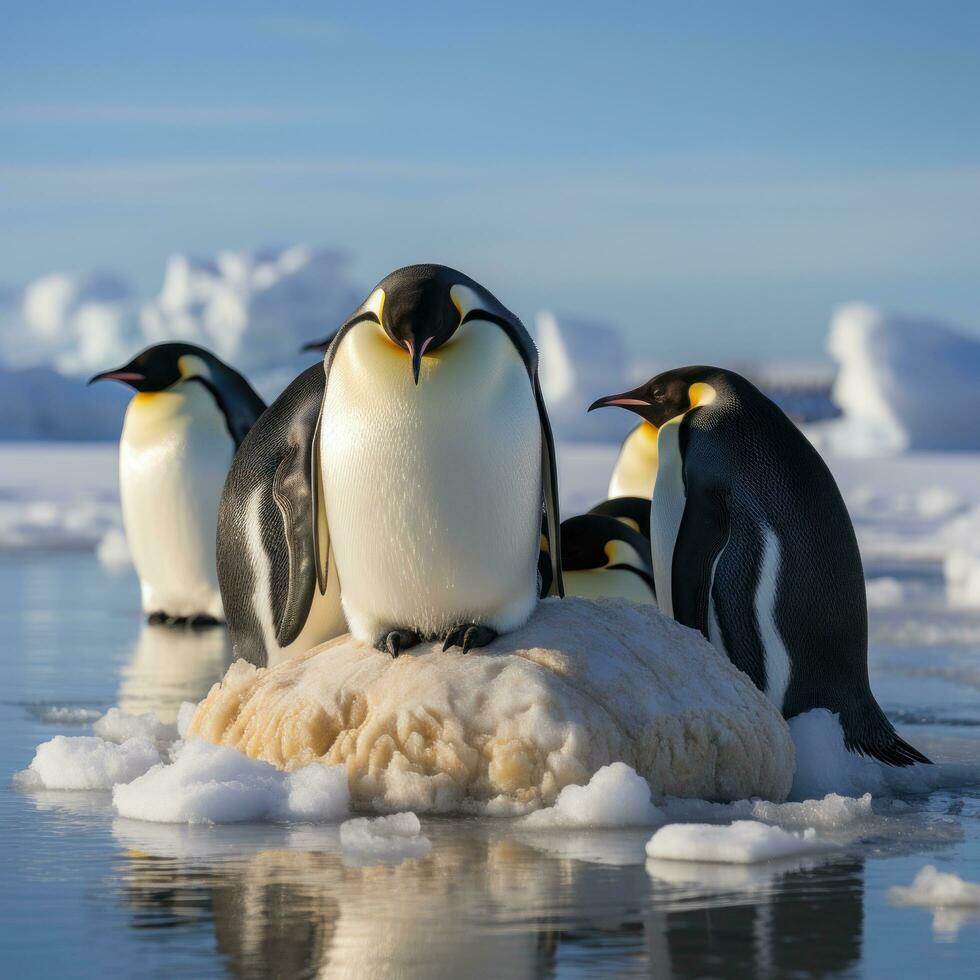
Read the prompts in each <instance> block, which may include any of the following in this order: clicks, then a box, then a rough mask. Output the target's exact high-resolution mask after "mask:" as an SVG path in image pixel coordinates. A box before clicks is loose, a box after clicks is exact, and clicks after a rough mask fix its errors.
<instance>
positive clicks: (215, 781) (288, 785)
mask: <svg viewBox="0 0 980 980" xmlns="http://www.w3.org/2000/svg"><path fill="white" fill-rule="evenodd" d="M147 744H150V743H147ZM116 782H118V783H122V784H123V785H117V786H115V788H114V789H113V792H112V802H113V804H114V806H115V808H116V811H117V812H118V813H119V815H120V816H121V817H130V818H132V819H135V820H150V821H156V822H158V823H238V822H247V821H257V820H269V821H282V820H299V821H308V822H326V821H332V820H339V819H342V818H343V817H346V816H347V814H348V810H349V796H348V792H347V775H346V773H345V772H344V770H343V769H342V768H341V767H339V766H321V765H312V766H304V767H302V768H298V769H296V771H295V772H292V773H284V772H280V771H279V770H278V769H276V768H275V767H273V766H270V765H268V764H267V763H265V762H259V761H257V760H255V759H249V758H246V757H245V756H243V755H242V754H241V753H240V752H236V751H235V750H234V749H229V748H222V747H220V746H216V745H211V744H210V743H208V742H205V741H203V740H201V739H191V740H189V741H186V742H182V743H180V745H179V746H177V748H176V751H175V754H174V759H173V762H171V763H169V764H165V763H160V764H159V765H155V766H154V767H153V768H152V769H149V771H148V772H145V773H144V774H143V775H140V776H139V777H138V778H136V779H133V780H132V781H131V782H129V781H126V780H116Z"/></svg>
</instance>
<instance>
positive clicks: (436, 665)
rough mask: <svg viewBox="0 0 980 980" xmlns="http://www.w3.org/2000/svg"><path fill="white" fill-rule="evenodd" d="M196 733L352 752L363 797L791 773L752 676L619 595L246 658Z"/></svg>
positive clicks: (740, 792)
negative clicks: (261, 660) (519, 615)
mask: <svg viewBox="0 0 980 980" xmlns="http://www.w3.org/2000/svg"><path fill="white" fill-rule="evenodd" d="M189 733H190V734H191V735H195V736H200V737H203V738H207V739H208V740H209V741H211V742H214V743H216V744H224V745H231V746H233V747H235V748H238V749H240V750H241V751H243V752H245V753H247V754H248V755H249V756H251V757H253V758H259V759H263V760H265V761H267V762H270V763H273V764H274V765H277V766H280V767H282V768H289V769H292V768H295V767H296V766H300V765H304V764H307V763H311V762H326V763H343V764H344V765H346V767H347V771H348V774H349V777H350V786H351V794H352V797H353V798H354V799H355V800H356V801H357V803H358V804H359V805H362V806H372V807H375V808H376V809H379V810H382V811H385V810H387V811H391V810H403V809H409V808H410V809H412V810H414V811H415V812H443V813H447V812H460V811H463V812H474V811H477V812H479V811H480V810H481V808H483V807H486V808H487V810H488V811H492V812H495V813H506V812H510V813H515V812H522V811H523V812H527V811H528V810H530V809H535V808H538V807H540V806H542V805H545V806H548V805H551V804H553V803H554V802H555V800H556V799H557V797H558V795H559V793H560V792H561V790H562V789H563V788H564V787H566V786H569V785H570V784H579V785H580V786H581V785H582V784H585V783H587V782H588V781H589V779H590V778H591V777H592V776H593V774H595V773H596V772H597V771H598V770H599V769H601V768H602V767H603V766H607V765H609V764H610V763H613V762H623V763H625V764H626V765H627V766H632V767H633V768H634V769H635V770H636V771H637V772H638V773H639V774H640V776H642V777H643V778H644V779H645V780H646V781H647V783H648V784H649V785H650V788H651V790H652V791H653V792H654V793H655V794H657V796H658V797H659V796H662V795H672V796H685V797H700V798H705V797H706V798H713V799H743V798H747V797H750V796H764V797H766V798H770V799H777V800H781V799H785V797H786V793H787V790H788V789H789V785H790V781H791V778H792V771H793V748H792V744H791V741H790V738H789V731H788V729H787V727H786V724H785V722H784V721H783V719H782V717H781V716H780V715H779V713H778V711H776V710H775V709H774V708H773V706H772V704H771V703H770V702H769V701H768V700H766V699H765V698H764V697H763V696H762V695H761V694H760V693H759V691H758V690H757V689H756V688H755V686H754V685H753V684H752V683H751V681H749V679H748V678H747V677H746V676H745V675H744V674H742V673H741V672H739V671H738V670H736V669H735V668H734V667H733V666H732V665H731V663H730V662H729V661H728V659H727V658H725V657H722V656H720V655H719V654H718V653H717V651H716V650H715V649H714V648H713V647H711V646H710V645H709V644H708V643H707V642H706V641H705V640H704V638H703V637H702V636H701V635H700V634H699V633H697V632H695V631H694V630H689V629H686V628H684V627H683V626H680V625H679V624H677V623H675V622H674V621H673V620H670V619H667V618H666V617H664V616H663V615H662V614H660V613H659V612H658V611H657V610H656V609H655V608H653V607H651V606H641V605H639V604H637V603H630V602H627V601H625V600H608V601H603V602H594V601H588V600H583V599H564V600H561V601H558V600H547V601H545V602H542V603H541V604H540V605H539V607H538V610H537V611H536V613H535V615H534V616H533V617H532V618H531V620H530V622H529V623H528V624H527V625H526V626H524V627H522V628H521V629H519V630H516V631H514V632H513V633H509V634H506V635H505V636H502V637H500V638H499V639H498V640H496V641H494V643H493V644H492V645H491V646H490V647H488V648H487V649H485V650H479V651H472V652H470V653H469V654H468V655H467V656H465V657H461V656H460V655H459V653H458V652H455V651H448V652H445V653H443V652H442V650H441V649H439V648H437V645H435V644H420V645H419V646H417V647H415V648H413V649H412V650H411V651H410V652H409V653H407V654H406V655H404V656H401V657H398V658H397V659H396V660H393V659H392V658H391V657H389V656H388V655H387V654H381V653H378V652H377V651H376V650H374V649H373V648H370V647H367V646H365V645H362V644H359V643H357V642H355V641H354V640H351V639H350V638H346V637H345V638H339V639H337V640H334V641H332V642H331V643H329V644H327V645H325V646H324V647H321V648H319V649H317V650H315V651H311V652H310V653H308V654H304V655H303V656H301V657H297V658H293V659H291V660H288V661H285V662H283V663H281V664H278V665H276V666H275V667H271V668H268V669H258V668H255V667H253V666H251V665H250V664H246V663H244V662H241V661H239V662H238V663H236V664H233V665H232V667H231V668H230V669H229V670H228V672H227V673H226V675H225V677H224V679H223V680H222V682H221V684H220V685H215V687H213V688H212V689H211V692H210V693H209V694H208V696H207V697H206V698H205V700H204V701H203V702H202V703H201V705H200V706H199V708H198V710H197V713H196V714H195V716H194V719H193V721H192V722H191V726H190V729H189ZM616 772H617V770H613V772H612V774H611V775H612V776H615V774H616ZM578 792H579V794H584V797H583V796H580V797H579V798H580V799H582V798H584V799H589V794H588V792H587V791H585V790H579V791H578ZM575 795H576V794H573V797H574V796H575ZM592 805H593V804H591V803H590V806H592ZM564 809H565V808H564V807H562V811H564ZM596 812H598V811H596Z"/></svg>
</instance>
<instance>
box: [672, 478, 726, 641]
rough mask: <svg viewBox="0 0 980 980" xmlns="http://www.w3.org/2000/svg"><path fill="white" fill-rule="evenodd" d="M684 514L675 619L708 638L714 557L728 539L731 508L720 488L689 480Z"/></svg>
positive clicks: (676, 560)
mask: <svg viewBox="0 0 980 980" xmlns="http://www.w3.org/2000/svg"><path fill="white" fill-rule="evenodd" d="M686 497H687V501H686V504H685V506H684V516H683V518H682V519H681V526H680V529H679V530H678V532H677V540H676V541H675V542H674V557H673V562H672V564H671V580H670V581H671V599H672V602H673V606H674V619H676V620H677V622H679V623H682V624H683V625H684V626H690V627H691V629H696V630H700V631H701V632H702V633H703V634H704V636H705V638H706V639H707V637H708V600H709V597H710V592H711V572H712V568H713V566H714V564H715V559H716V558H717V557H718V555H719V554H721V550H722V548H724V547H725V543H726V542H727V541H728V536H729V526H728V510H727V507H726V506H725V501H724V499H723V498H722V496H721V494H720V493H719V492H718V491H717V490H713V489H710V488H704V487H698V486H697V483H696V482H695V481H693V480H688V481H687V486H686Z"/></svg>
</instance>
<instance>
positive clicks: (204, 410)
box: [123, 381, 227, 442]
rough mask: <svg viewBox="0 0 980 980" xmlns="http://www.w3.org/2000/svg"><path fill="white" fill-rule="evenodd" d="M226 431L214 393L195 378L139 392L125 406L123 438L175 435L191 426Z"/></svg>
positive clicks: (145, 439) (133, 438)
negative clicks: (194, 379) (163, 388)
mask: <svg viewBox="0 0 980 980" xmlns="http://www.w3.org/2000/svg"><path fill="white" fill-rule="evenodd" d="M191 425H193V426H195V427H200V428H202V429H203V430H208V429H215V430H222V431H227V426H226V424H225V418H224V415H223V414H222V413H221V410H220V409H219V408H218V406H217V404H216V403H215V400H214V398H213V396H212V395H211V393H210V392H209V391H208V390H207V388H205V386H204V385H203V384H200V383H198V382H196V381H191V382H187V381H181V382H178V383H177V384H176V385H174V386H173V387H172V388H168V389H167V390H166V391H152V392H139V393H138V394H136V395H135V396H134V397H133V398H132V400H131V401H130V403H129V407H128V408H127V409H126V420H125V423H124V429H123V438H124V439H126V440H127V441H129V442H144V441H149V440H152V439H157V438H161V437H164V436H172V435H173V433H174V430H175V429H178V430H179V429H186V428H187V427H189V426H191Z"/></svg>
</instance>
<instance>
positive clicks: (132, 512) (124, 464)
mask: <svg viewBox="0 0 980 980" xmlns="http://www.w3.org/2000/svg"><path fill="white" fill-rule="evenodd" d="M95 381H121V382H123V383H124V384H127V385H129V386H130V387H131V388H132V389H133V390H134V391H135V393H136V394H135V395H134V397H133V398H132V400H131V401H130V403H129V406H128V408H127V409H126V417H125V421H124V422H123V430H122V436H121V438H120V443H119V490H120V496H121V499H122V514H123V524H124V527H125V531H126V540H127V542H128V543H129V550H130V553H131V554H132V557H133V564H134V565H135V567H136V571H137V574H138V575H139V579H140V588H141V593H142V606H143V611H144V612H145V613H146V615H147V617H148V619H149V621H150V622H151V623H187V624H189V625H192V626H206V625H214V624H216V623H218V622H219V621H220V620H221V619H222V618H223V616H222V606H221V596H220V593H219V590H218V580H217V572H216V570H215V528H216V524H217V518H218V503H219V501H220V499H221V491H222V487H223V486H224V482H225V477H226V476H227V474H228V468H229V466H230V465H231V461H232V457H233V456H234V455H235V450H236V449H237V447H238V446H239V445H240V444H241V442H242V440H243V439H244V438H245V435H246V433H247V432H248V430H249V429H250V428H251V426H252V425H253V423H254V422H255V420H256V419H257V418H258V417H259V416H260V415H261V414H262V412H263V410H264V409H265V403H264V402H263V401H262V399H261V398H260V397H259V396H258V395H257V394H256V393H255V391H254V390H253V389H252V387H251V385H249V383H248V382H247V381H246V380H245V378H244V377H242V375H240V374H239V373H238V372H237V371H235V370H234V369H233V368H231V367H229V366H228V365H227V364H225V363H224V362H223V361H221V360H220V359H219V358H217V357H216V356H215V355H214V354H212V353H211V352H210V351H207V350H205V349H204V348H202V347H197V346H195V345H193V344H185V343H166V344H157V345H155V346H153V347H149V348H147V349H146V350H144V351H142V352H141V353H139V354H137V355H136V356H135V357H134V358H133V359H132V360H131V361H129V363H127V364H124V365H122V367H118V368H115V369H113V370H111V371H104V372H102V373H101V374H97V375H95V376H94V377H93V378H91V379H90V381H89V384H92V383H93V382H95Z"/></svg>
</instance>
